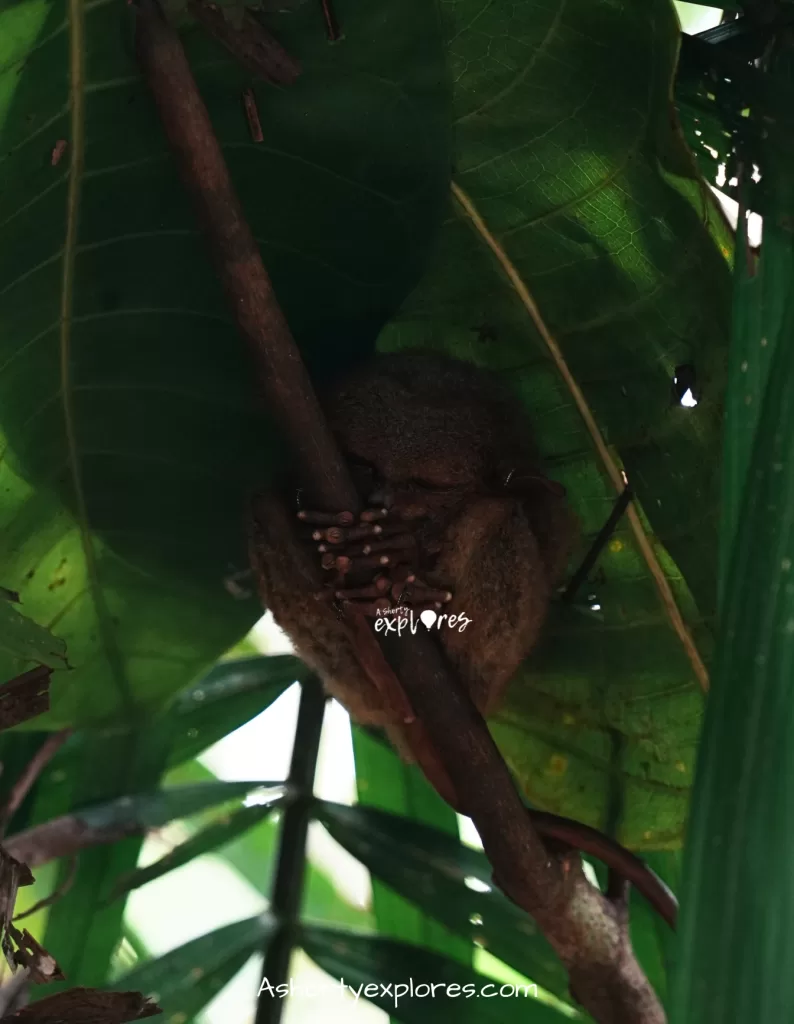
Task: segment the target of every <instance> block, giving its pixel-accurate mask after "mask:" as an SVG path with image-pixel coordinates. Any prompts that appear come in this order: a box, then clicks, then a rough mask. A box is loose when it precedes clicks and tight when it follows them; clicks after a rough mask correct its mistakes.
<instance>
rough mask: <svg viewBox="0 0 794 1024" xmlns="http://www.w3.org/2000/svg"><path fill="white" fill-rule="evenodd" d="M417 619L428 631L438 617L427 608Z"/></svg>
mask: <svg viewBox="0 0 794 1024" xmlns="http://www.w3.org/2000/svg"><path fill="white" fill-rule="evenodd" d="M419 618H420V619H421V620H422V622H424V624H425V625H426V626H427V628H428V629H430V627H431V626H432V625H433V623H434V622H435V621H436V619H437V618H438V615H437V614H436V613H435V612H434V611H433V610H432V609H431V608H428V609H427V610H426V611H423V612H422V614H421V615H420V616H419Z"/></svg>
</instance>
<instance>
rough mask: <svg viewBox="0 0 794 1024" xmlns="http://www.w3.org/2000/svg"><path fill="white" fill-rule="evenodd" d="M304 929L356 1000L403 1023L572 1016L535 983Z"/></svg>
mask: <svg viewBox="0 0 794 1024" xmlns="http://www.w3.org/2000/svg"><path fill="white" fill-rule="evenodd" d="M301 932H302V935H301V945H302V946H303V948H304V950H305V951H306V952H307V953H308V954H309V956H310V957H311V958H312V960H314V961H315V963H316V964H318V966H320V967H322V968H323V970H325V971H327V972H328V973H329V974H330V975H331V976H332V977H334V978H338V979H339V981H340V983H341V982H344V984H345V986H346V987H347V991H348V992H350V989H351V987H352V989H353V990H354V995H356V994H357V996H356V997H357V998H359V999H360V998H366V999H369V1001H370V1002H373V1003H374V1004H375V1005H376V1006H379V1007H380V1008H381V1009H382V1010H385V1011H386V1012H387V1013H388V1014H389V1016H390V1017H391V1018H392V1019H393V1020H398V1021H402V1022H404V1024H436V1021H438V1020H455V1021H461V1022H471V1024H474V1022H476V1024H512V1022H514V1021H515V1024H564V1022H565V1021H566V1020H569V1019H570V1018H569V1017H567V1016H565V1015H564V1014H562V1013H560V1012H559V1011H558V1010H556V1009H552V1008H551V1007H550V1006H547V1005H546V1004H544V1003H542V1002H539V1001H538V1000H537V999H536V998H534V997H533V994H532V988H531V986H523V988H518V987H517V986H516V985H513V984H511V983H508V984H506V985H505V984H503V983H500V982H493V981H491V979H490V978H486V977H483V975H481V974H477V973H475V972H474V971H473V970H472V969H471V968H470V967H465V966H464V965H463V964H461V963H459V962H458V961H457V960H451V959H449V958H448V957H444V956H441V955H439V954H438V953H432V952H429V951H428V950H426V949H423V948H422V947H421V946H412V945H409V944H408V943H404V942H397V941H395V940H394V939H383V938H376V937H374V936H368V935H357V934H356V933H354V932H344V931H341V930H334V929H330V928H319V927H314V926H310V925H304V926H303V928H302V929H301ZM433 985H435V986H436V987H435V988H433V987H432V986H433ZM398 986H404V988H403V987H400V988H398ZM453 986H454V987H453ZM260 998H262V997H260ZM274 998H277V997H274Z"/></svg>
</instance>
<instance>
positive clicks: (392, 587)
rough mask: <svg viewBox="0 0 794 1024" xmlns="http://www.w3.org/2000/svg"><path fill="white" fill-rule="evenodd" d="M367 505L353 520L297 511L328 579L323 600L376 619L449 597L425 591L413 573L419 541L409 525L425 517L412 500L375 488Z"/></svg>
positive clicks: (427, 588)
mask: <svg viewBox="0 0 794 1024" xmlns="http://www.w3.org/2000/svg"><path fill="white" fill-rule="evenodd" d="M370 506H371V507H368V508H367V509H365V510H364V511H363V512H362V513H360V514H359V515H358V517H356V516H355V515H354V514H353V513H352V512H341V513H338V514H329V513H324V512H310V511H307V510H302V511H300V512H298V520H299V521H300V522H301V523H302V524H305V525H306V526H308V527H309V528H310V530H309V531H307V535H306V540H307V541H310V542H311V543H312V544H313V545H314V546H315V550H316V551H317V554H318V556H319V558H320V565H321V567H322V569H323V570H324V572H325V573H327V574H328V579H327V580H326V590H325V591H324V594H323V596H325V597H326V598H331V599H333V600H335V601H336V602H338V605H339V607H340V610H342V611H344V612H353V613H357V614H359V615H370V616H379V615H382V614H384V612H388V611H390V610H393V611H396V612H397V613H398V614H399V610H400V609H402V608H405V609H406V610H407V609H408V608H411V609H412V610H414V611H418V612H422V611H424V610H425V609H428V608H432V609H434V610H437V609H439V608H441V607H443V605H444V604H445V603H447V602H448V601H451V600H452V594H451V592H450V591H448V590H438V589H435V588H433V587H430V586H428V585H427V584H426V583H424V582H423V581H422V580H421V579H419V578H418V576H417V573H416V566H417V562H418V560H419V542H418V539H417V534H416V530H415V528H413V529H412V524H416V523H417V521H419V520H422V519H423V518H425V517H426V516H427V514H428V510H427V508H426V507H424V505H423V504H422V503H421V502H419V501H417V500H415V496H412V497H409V498H407V499H406V498H405V497H404V496H403V497H402V499H401V498H400V496H399V495H396V494H395V493H394V492H392V491H390V490H387V489H381V490H379V491H377V492H375V493H374V494H372V495H371V496H370Z"/></svg>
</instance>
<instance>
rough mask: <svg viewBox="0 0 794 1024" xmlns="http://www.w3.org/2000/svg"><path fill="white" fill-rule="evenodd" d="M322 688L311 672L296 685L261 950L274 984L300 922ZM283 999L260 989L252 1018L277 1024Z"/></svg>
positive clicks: (282, 976) (282, 978)
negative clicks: (272, 923) (267, 935)
mask: <svg viewBox="0 0 794 1024" xmlns="http://www.w3.org/2000/svg"><path fill="white" fill-rule="evenodd" d="M324 711H325V694H324V693H323V688H322V684H321V683H320V680H319V679H318V678H317V677H316V676H310V677H309V678H308V679H307V680H306V681H305V682H304V683H303V685H302V687H301V699H300V707H299V709H298V725H297V728H296V730H295V744H294V746H293V748H292V763H291V765H290V770H289V779H288V782H287V787H288V789H287V791H288V792H289V793H290V798H289V800H288V802H287V804H286V809H285V811H284V816H283V818H282V820H281V834H280V836H279V846H278V857H277V861H276V876H275V879H274V881H273V895H272V898H271V900H270V911H271V913H272V914H273V915H274V917H275V918H276V921H277V927H276V931H275V933H274V934H273V936H272V938H271V939H270V940H269V942H268V946H267V950H266V952H265V966H264V970H263V972H262V977H263V979H267V981H268V982H269V983H270V985H271V986H272V987H273V988H274V989H276V988H277V987H278V986H279V985H284V984H285V983H286V982H287V981H288V978H289V965H290V959H291V958H292V951H293V949H294V948H295V945H296V938H297V935H298V925H299V923H300V910H301V900H302V898H303V883H304V879H305V876H306V837H307V834H308V831H309V822H310V821H311V817H312V803H313V800H314V773H315V771H316V768H317V754H318V752H319V749H320V736H321V734H322V729H323V714H324ZM284 1006H285V999H283V998H280V997H278V996H275V995H272V994H271V993H270V991H263V992H261V993H260V996H259V1002H258V1004H257V1008H256V1019H255V1024H279V1021H280V1020H281V1016H282V1013H283V1012H284Z"/></svg>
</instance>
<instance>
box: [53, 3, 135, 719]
mask: <svg viewBox="0 0 794 1024" xmlns="http://www.w3.org/2000/svg"><path fill="white" fill-rule="evenodd" d="M84 13H85V9H84V2H83V0H69V8H68V21H69V110H70V129H71V132H70V134H71V138H70V139H69V186H68V189H67V197H66V237H65V241H64V247H63V275H62V279H61V310H60V332H59V334H60V337H59V351H60V376H61V398H62V404H63V420H64V430H65V434H66V446H67V451H68V453H69V469H70V471H71V476H72V486H73V487H74V495H75V502H76V506H77V508H76V511H77V525H78V528H79V531H80V542H81V545H82V548H83V555H84V557H85V562H86V575H87V577H88V580H89V584H90V588H91V598H92V601H93V604H94V608H95V610H96V616H97V624H98V628H99V635H100V638H101V643H102V646H103V648H104V651H105V655H106V657H107V660H108V665H109V668H110V675H111V679H112V680H113V683H114V685H115V687H116V689H117V691H118V693H119V697H120V699H121V702H122V704H123V705H124V706H125V707H126V708H127V710H128V711H129V710H131V709H132V708H133V707H134V699H133V695H132V689H131V687H130V684H129V680H128V678H127V675H126V672H125V669H124V664H123V661H122V658H121V652H120V651H119V648H118V644H117V642H116V635H115V631H114V629H113V625H112V622H111V619H110V615H109V613H108V609H107V606H106V604H105V599H104V595H103V593H102V587H101V584H100V582H99V576H98V572H97V563H96V556H95V552H94V546H93V538H92V536H91V530H90V526H89V521H88V509H87V505H86V498H85V491H84V488H83V481H82V475H81V472H80V462H79V457H78V444H77V430H76V423H75V412H74V404H73V395H72V391H71V365H70V364H71V343H72V310H73V295H74V281H75V262H76V256H77V249H78V242H77V233H78V224H79V215H80V192H81V185H82V180H83V172H84V166H85V91H84V85H85V63H84V55H85V22H84Z"/></svg>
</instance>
